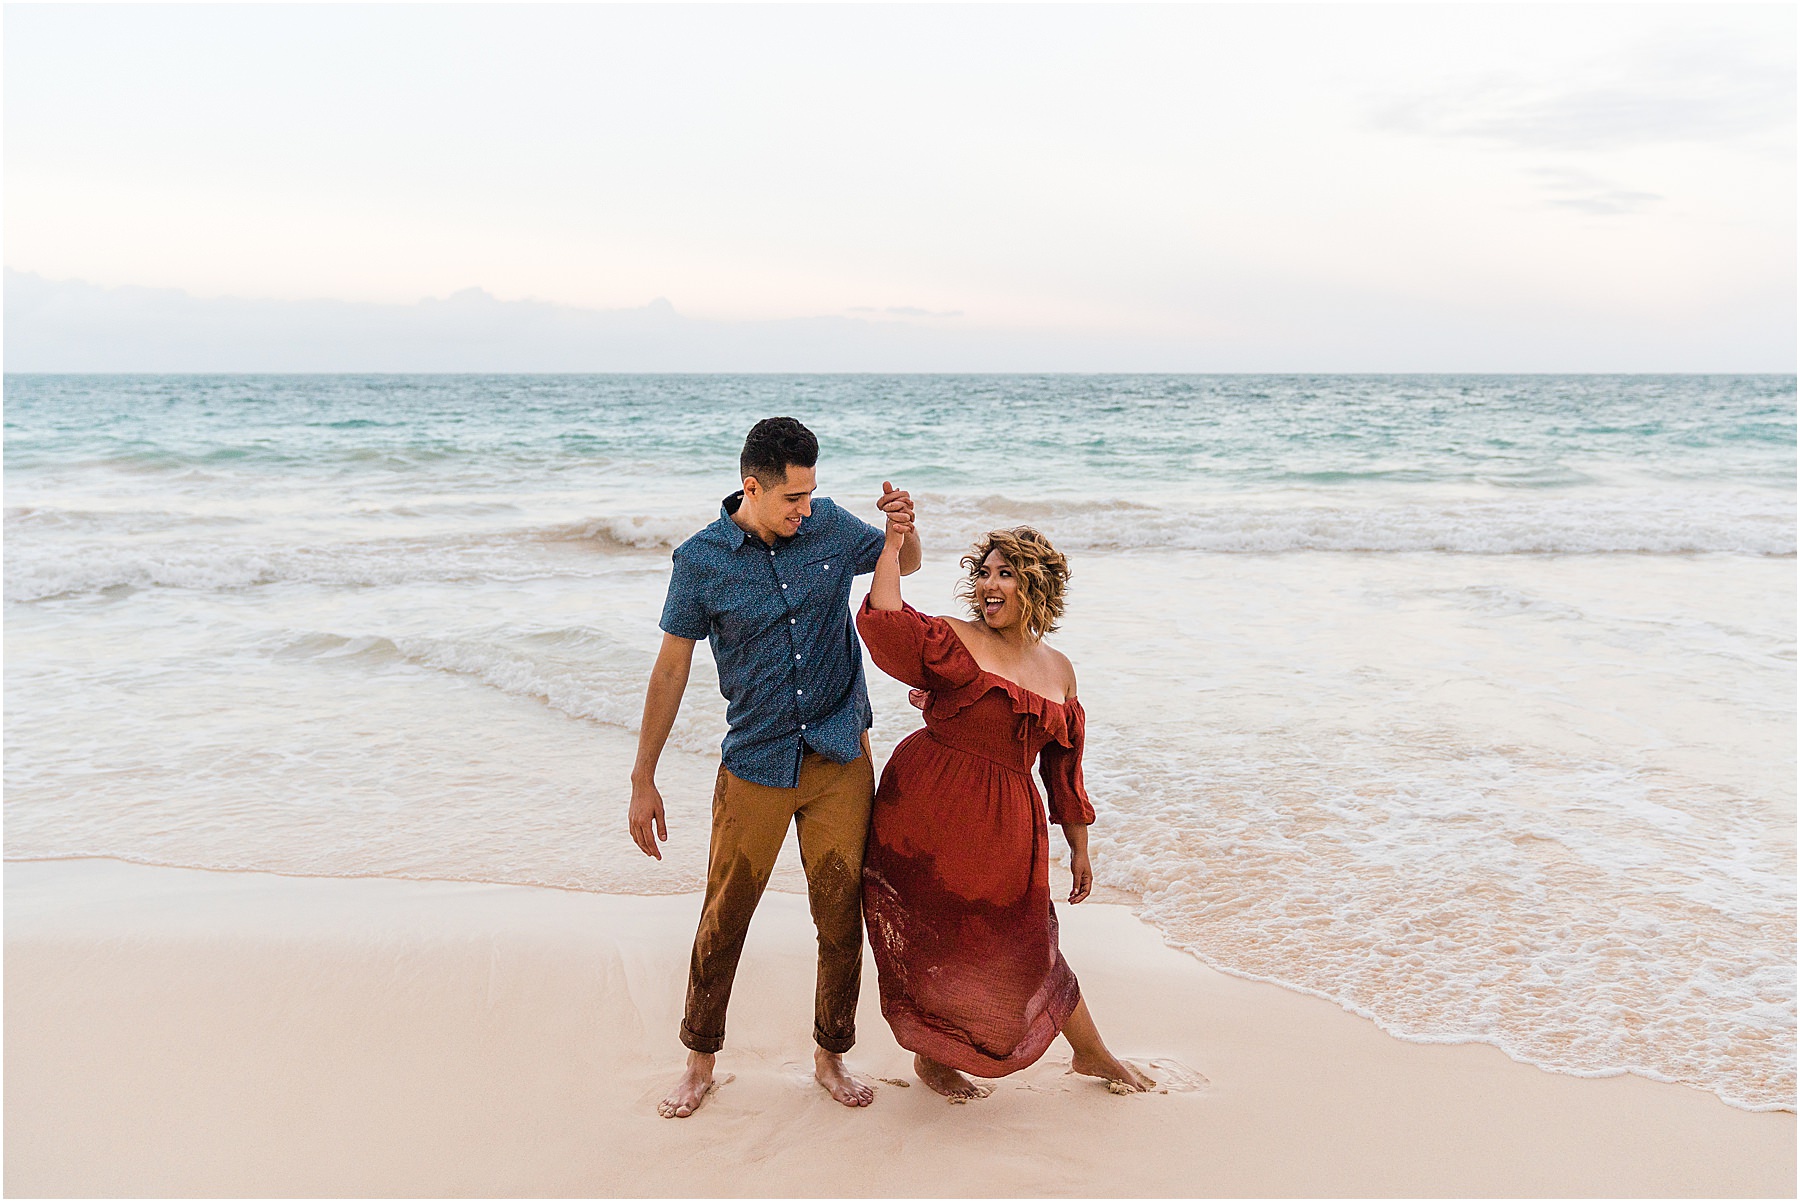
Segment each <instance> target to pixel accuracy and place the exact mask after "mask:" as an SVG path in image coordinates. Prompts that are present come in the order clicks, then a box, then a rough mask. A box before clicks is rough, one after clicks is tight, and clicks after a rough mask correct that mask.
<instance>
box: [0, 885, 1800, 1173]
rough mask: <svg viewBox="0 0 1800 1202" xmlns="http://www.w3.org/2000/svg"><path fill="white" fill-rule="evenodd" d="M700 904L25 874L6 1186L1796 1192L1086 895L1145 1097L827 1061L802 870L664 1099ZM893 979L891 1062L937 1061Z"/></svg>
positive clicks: (1763, 1167) (876, 1030)
mask: <svg viewBox="0 0 1800 1202" xmlns="http://www.w3.org/2000/svg"><path fill="white" fill-rule="evenodd" d="M697 912H698V898H697V897H695V896H691V895H681V896H665V897H637V896H618V895H603V894H592V893H579V892H570V891H560V890H551V889H535V888H524V887H518V886H505V885H478V884H464V883H450V882H445V883H434V882H418V881H396V880H385V879H362V880H354V879H350V880H347V879H320V878H301V877H285V876H275V875H268V874H257V873H215V872H200V871H193V870H186V869H171V868H156V867H146V866H141V865H133V864H126V863H121V862H118V861H111V860H98V859H95V860H68V861H57V862H39V863H23V862H15V863H9V864H8V865H7V866H6V919H7V921H6V1019H7V1022H6V1108H7V1118H8V1121H7V1124H6V1148H5V1151H6V1181H5V1186H6V1192H7V1194H9V1195H42V1196H100V1195H140V1196H170V1195H212V1196H218V1195H323V1196H343V1195H375V1196H383V1195H398V1196H421V1195H448V1196H475V1195H526V1196H531V1195H541V1196H579V1195H596V1196H620V1195H644V1196H676V1195H683V1196H702V1197H706V1196H731V1195H749V1196H766V1195H799V1196H824V1195H844V1196H875V1195H910V1196H929V1195H955V1196H969V1195H977V1196H979V1195H1001V1196H1005V1195H1019V1196H1032V1195H1057V1196H1078V1195H1088V1196H1093V1195H1100V1196H1132V1195H1139V1196H1142V1195H1199V1196H1284V1195H1337V1196H1425V1195H1449V1196H1472V1197H1473V1196H1494V1195H1523V1196H1556V1195H1565V1196H1634V1195H1647V1196H1770V1197H1779V1196H1792V1195H1793V1193H1794V1189H1795V1172H1794V1153H1795V1143H1794V1116H1793V1115H1792V1114H1791V1113H1762V1114H1753V1113H1746V1112H1743V1111H1738V1110H1734V1109H1732V1108H1730V1107H1728V1106H1726V1105H1724V1104H1723V1103H1721V1102H1720V1101H1719V1100H1718V1099H1717V1098H1715V1097H1713V1096H1712V1095H1710V1094H1707V1093H1704V1092H1701V1091H1699V1090H1694V1089H1688V1088H1684V1087H1681V1086H1673V1085H1665V1084H1658V1083H1655V1082H1651V1081H1646V1080H1642V1079H1638V1078H1634V1077H1613V1078H1606V1079H1598V1080H1583V1079H1578V1078H1574V1077H1568V1076H1560V1075H1556V1074H1552V1073H1547V1072H1543V1071H1540V1070H1538V1069H1536V1068H1532V1067H1530V1066H1527V1065H1523V1064H1517V1063H1514V1062H1512V1061H1510V1060H1508V1059H1507V1058H1506V1057H1505V1056H1504V1055H1502V1054H1501V1053H1500V1052H1498V1051H1497V1050H1495V1049H1493V1048H1491V1047H1486V1046H1480V1045H1460V1046H1430V1045H1420V1044H1410V1043H1404V1042H1401V1041H1399V1040H1396V1039H1392V1038H1390V1037H1389V1036H1387V1035H1385V1034H1383V1033H1382V1032H1381V1031H1380V1030H1379V1029H1377V1028H1376V1027H1375V1026H1374V1024H1372V1023H1370V1022H1368V1021H1365V1020H1363V1019H1360V1018H1357V1017H1355V1016H1352V1015H1350V1014H1348V1013H1346V1012H1344V1011H1343V1010H1341V1009H1339V1008H1338V1007H1336V1006H1334V1005H1332V1004H1331V1003H1329V1002H1325V1001H1321V1000H1318V999H1315V998H1310V997H1306V996H1303V995H1300V994H1296V993H1293V992H1290V991H1287V990H1284V989H1281V988H1279V987H1277V986H1273V985H1265V984H1257V983H1252V982H1248V981H1243V980H1239V979H1236V978H1233V977H1229V976H1225V975H1222V974H1220V973H1217V972H1214V971H1212V970H1210V969H1208V968H1206V967H1205V966H1203V965H1201V964H1200V963H1199V962H1197V961H1195V960H1194V959H1192V958H1191V957H1189V956H1187V955H1184V954H1182V953H1180V952H1177V951H1174V950H1172V949H1170V948H1168V947H1166V946H1165V945H1164V944H1163V943H1162V941H1161V940H1160V938H1159V937H1158V935H1157V933H1156V931H1155V930H1153V929H1152V928H1151V927H1149V926H1146V925H1144V924H1143V923H1141V922H1139V921H1138V920H1137V919H1135V918H1134V917H1133V916H1132V913H1131V911H1130V910H1129V909H1127V908H1126V907H1124V906H1121V905H1116V904H1112V905H1109V904H1095V903H1090V904H1086V905H1083V906H1080V907H1064V908H1063V916H1064V917H1063V941H1064V949H1065V951H1066V953H1067V955H1068V957H1069V960H1070V962H1071V964H1072V965H1073V966H1074V967H1075V969H1076V971H1077V973H1078V974H1079V975H1080V977H1081V980H1082V984H1083V990H1084V993H1085V995H1086V996H1087V997H1088V999H1089V1002H1090V1005H1091V1006H1092V1007H1093V1009H1094V1012H1095V1014H1096V1017H1097V1018H1098V1020H1099V1022H1100V1024H1101V1027H1102V1029H1103V1030H1104V1031H1105V1032H1106V1033H1107V1035H1108V1038H1109V1040H1110V1042H1111V1043H1112V1045H1113V1046H1114V1048H1115V1049H1116V1050H1117V1051H1119V1052H1121V1053H1122V1054H1124V1055H1125V1056H1127V1057H1128V1058H1131V1059H1133V1060H1135V1061H1137V1062H1139V1063H1141V1064H1142V1063H1148V1065H1149V1067H1150V1068H1151V1071H1152V1072H1154V1073H1157V1075H1159V1076H1160V1077H1161V1078H1162V1079H1163V1080H1164V1081H1166V1082H1168V1083H1169V1084H1170V1085H1172V1086H1173V1088H1171V1089H1170V1090H1169V1092H1167V1093H1157V1094H1151V1095H1147V1096H1138V1097H1117V1096H1113V1095H1111V1094H1109V1093H1107V1092H1106V1090H1105V1088H1104V1087H1103V1086H1102V1085H1100V1084H1099V1083H1098V1082H1094V1081H1090V1080H1087V1079H1082V1078H1076V1077H1073V1076H1069V1075H1067V1074H1066V1071H1065V1070H1066V1068H1067V1050H1066V1048H1065V1047H1064V1045H1062V1043H1061V1042H1060V1041H1059V1042H1058V1043H1057V1044H1056V1045H1054V1046H1053V1047H1052V1050H1051V1052H1050V1054H1049V1055H1048V1056H1046V1058H1045V1059H1044V1060H1043V1061H1041V1062H1040V1063H1039V1064H1038V1065H1037V1066H1035V1067H1034V1068H1032V1069H1030V1070H1028V1071H1026V1072H1023V1073H1020V1074H1017V1075H1016V1076H1014V1077H1012V1078H1008V1079H1006V1080H1004V1081H1001V1082H999V1083H998V1088H997V1089H996V1090H995V1092H994V1094H993V1096H991V1097H990V1098H987V1099H986V1100H984V1101H981V1102H979V1103H975V1104H970V1105H964V1106H953V1105H950V1104H948V1103H946V1102H945V1101H944V1100H943V1099H941V1098H939V1097H937V1096H935V1095H933V1094H931V1093H929V1092H928V1091H926V1090H925V1089H923V1088H922V1087H920V1086H918V1085H917V1084H916V1083H914V1084H912V1085H911V1086H910V1087H907V1086H905V1085H901V1084H891V1083H886V1082H883V1083H881V1085H880V1090H879V1093H878V1096H877V1098H876V1103H875V1105H874V1106H873V1107H871V1108H870V1109H868V1110H867V1111H861V1112H853V1111H849V1110H846V1109H844V1108H843V1107H840V1106H838V1105H836V1104H835V1103H833V1102H832V1101H830V1099H829V1098H828V1097H827V1096H826V1095H825V1094H824V1093H823V1092H822V1091H820V1090H819V1089H818V1088H817V1087H816V1086H815V1085H814V1084H813V1083H812V1082H811V1080H810V1077H809V1075H808V1074H809V1059H810V1057H809V1050H810V1044H809V1042H808V1039H807V1032H808V1022H809V1019H808V1016H809V1014H810V1012H811V1011H810V996H811V990H812V963H813V954H812V930H811V925H810V923H809V921H808V918H807V913H806V905H805V900H804V899H803V898H802V897H799V896H795V895H793V894H788V893H776V892H771V893H770V894H769V895H768V896H767V897H766V898H765V899H764V902H763V905H762V908H761V910H760V911H759V913H758V915H757V920H756V922H755V924H754V925H753V927H752V929H751V935H750V942H749V945H748V947H747V949H746V952H745V959H744V968H743V971H742V972H741V974H740V977H739V983H738V989H737V994H736V996H735V998H734V999H733V1006H732V1014H731V1029H730V1036H729V1043H728V1045H727V1048H726V1050H725V1052H724V1053H723V1054H722V1055H721V1057H720V1060H719V1068H720V1070H721V1073H722V1074H723V1075H725V1076H727V1077H729V1080H728V1081H727V1082H726V1083H725V1084H724V1085H723V1086H722V1087H721V1088H720V1090H719V1091H718V1093H717V1094H716V1095H715V1096H714V1097H713V1098H712V1099H711V1100H709V1102H708V1104H707V1105H706V1106H705V1107H704V1108H703V1109H702V1110H701V1111H700V1112H699V1114H697V1115H696V1116H695V1117H694V1118H692V1119H690V1120H686V1121H672V1120H665V1119H660V1118H658V1117H657V1116H656V1114H655V1109H654V1106H655V1101H656V1099H657V1098H658V1097H659V1096H660V1095H661V1092H662V1090H663V1088H664V1087H665V1086H666V1085H667V1083H668V1081H669V1080H670V1079H671V1078H672V1076H673V1075H674V1073H675V1072H676V1071H677V1069H678V1067H679V1065H680V1063H681V1055H682V1049H681V1048H680V1046H679V1044H678V1043H677V1041H676V1039H675V1028H676V1024H677V1021H678V1016H679V1009H680V1004H681V998H682V990H683V986H684V981H685V971H686V960H687V953H688V943H689V940H690V938H691V933H692V927H693V923H694V919H695V917H696V915H697ZM869 973H870V976H869V978H868V980H867V981H866V983H865V987H864V992H863V1003H862V1011H861V1014H860V1016H859V1043H858V1046H857V1048H856V1050H855V1052H854V1053H853V1054H852V1055H851V1057H850V1060H851V1062H852V1063H853V1065H854V1066H855V1067H856V1068H857V1069H858V1070H859V1071H861V1072H863V1073H865V1074H866V1075H869V1076H871V1077H875V1078H886V1079H889V1081H892V1082H906V1081H909V1080H910V1078H911V1074H910V1072H909V1071H908V1065H909V1057H908V1055H907V1054H906V1053H905V1052H904V1051H902V1050H901V1049H900V1048H899V1047H898V1046H897V1045H896V1044H895V1043H894V1042H893V1039H892V1036H891V1035H890V1034H889V1032H888V1030H887V1027H886V1025H885V1024H884V1023H883V1022H882V1021H881V1017H880V1014H879V1010H878V1008H877V1002H876V991H875V988H874V980H873V975H872V974H873V970H872V968H871V969H870V970H869Z"/></svg>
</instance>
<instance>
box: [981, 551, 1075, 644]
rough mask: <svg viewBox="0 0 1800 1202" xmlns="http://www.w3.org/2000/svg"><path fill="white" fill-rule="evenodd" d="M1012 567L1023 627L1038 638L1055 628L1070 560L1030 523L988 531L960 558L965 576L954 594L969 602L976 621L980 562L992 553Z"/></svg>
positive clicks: (1060, 615) (1066, 583)
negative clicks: (1023, 616)
mask: <svg viewBox="0 0 1800 1202" xmlns="http://www.w3.org/2000/svg"><path fill="white" fill-rule="evenodd" d="M995 551H998V552H1000V556H1001V558H1003V559H1005V560H1006V562H1007V565H1008V566H1009V567H1011V568H1012V570H1013V578H1014V579H1015V580H1017V581H1018V582H1019V603H1020V605H1022V606H1023V607H1024V610H1025V629H1026V630H1027V631H1029V632H1030V633H1031V636H1032V637H1033V638H1038V639H1041V638H1043V637H1044V636H1045V635H1047V634H1050V633H1052V632H1054V631H1055V630H1056V624H1057V621H1058V620H1059V619H1061V617H1062V615H1063V595H1064V593H1066V592H1067V591H1068V584H1069V561H1068V560H1067V559H1066V558H1064V556H1063V553H1062V552H1061V551H1058V550H1057V549H1056V548H1055V547H1053V546H1051V545H1050V540H1049V539H1047V538H1045V537H1044V536H1043V535H1041V534H1039V533H1038V532H1037V531H1036V530H1033V529H1032V528H1031V527H1030V526H1014V527H1013V528H1012V529H1011V530H990V531H988V532H987V533H986V534H984V535H982V536H981V539H980V541H979V542H977V543H976V544H975V546H974V549H973V550H971V551H970V552H969V553H968V554H967V555H965V556H963V557H962V566H963V567H964V568H965V569H967V573H968V574H967V575H965V576H964V577H963V579H962V583H961V584H959V585H957V586H956V595H957V596H958V597H959V598H961V599H962V600H963V601H966V602H967V603H968V606H969V608H970V610H972V611H973V612H974V614H975V618H976V620H977V621H980V620H981V606H980V605H979V604H978V603H977V602H976V600H975V581H976V578H977V577H978V576H979V575H980V573H981V565H982V564H983V563H985V562H986V561H987V557H988V556H989V555H990V554H992V553H993V552H995Z"/></svg>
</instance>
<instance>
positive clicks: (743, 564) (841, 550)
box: [661, 492, 886, 789]
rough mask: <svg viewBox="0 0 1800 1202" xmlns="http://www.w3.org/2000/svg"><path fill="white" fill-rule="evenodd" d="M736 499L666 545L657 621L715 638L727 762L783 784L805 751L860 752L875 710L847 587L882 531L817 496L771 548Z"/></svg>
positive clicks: (691, 635)
mask: <svg viewBox="0 0 1800 1202" xmlns="http://www.w3.org/2000/svg"><path fill="white" fill-rule="evenodd" d="M743 496H744V494H743V493H741V492H738V493H733V494H732V495H731V496H729V497H726V498H725V501H724V504H723V505H722V506H721V507H720V509H719V520H718V521H716V522H714V523H712V524H711V525H710V526H708V527H706V528H705V529H704V530H702V531H700V532H699V533H698V534H696V535H694V536H693V537H692V538H690V539H688V540H687V541H686V542H684V543H682V544H681V545H680V546H679V547H677V548H675V556H674V559H675V568H674V572H673V574H672V575H671V576H670V577H669V594H668V598H667V600H665V601H664V602H663V612H662V623H661V625H662V628H663V629H664V630H666V631H668V632H669V633H670V634H672V635H676V636H677V637H680V638H684V639H702V638H704V639H706V640H707V641H708V642H709V643H710V644H711V646H712V653H713V662H714V663H715V664H716V665H717V666H718V669H719V692H721V693H723V694H724V695H725V700H726V702H727V705H726V709H725V722H726V725H727V727H728V728H729V729H728V730H727V732H726V735H725V743H724V746H723V747H722V748H721V754H722V756H723V759H724V761H725V767H726V769H727V770H729V771H730V772H731V773H732V774H733V775H734V776H737V777H738V778H740V779H742V780H747V781H751V782H752V783H755V784H759V785H770V786H773V787H775V788H780V789H791V788H793V787H794V786H796V785H797V784H799V783H800V758H801V757H802V756H803V755H805V754H806V752H807V750H808V749H811V750H813V751H817V752H818V753H819V754H821V755H823V756H825V757H826V758H827V759H830V760H832V761H833V762H835V763H839V764H848V763H849V762H850V761H852V760H854V759H855V758H856V757H857V756H859V755H861V754H862V734H863V732H864V731H865V730H867V729H869V726H870V723H871V722H872V720H873V715H872V713H871V711H870V709H869V690H868V685H867V683H866V682H865V681H864V679H863V662H862V644H861V643H859V642H858V641H857V638H856V625H855V623H854V622H852V621H851V620H850V586H851V581H852V578H853V577H855V576H858V575H860V574H862V573H865V572H872V571H874V570H875V563H876V561H877V560H878V559H880V558H881V548H882V545H883V544H884V542H885V541H886V537H885V535H884V534H883V533H882V532H881V531H880V530H877V529H876V528H875V527H873V526H871V525H869V524H868V523H867V522H865V521H863V520H862V519H861V518H859V517H857V516H856V515H854V514H851V513H847V512H845V511H844V510H842V509H840V508H838V507H837V505H835V504H833V503H832V501H831V500H830V499H829V498H826V497H814V498H813V503H812V513H811V514H810V515H809V516H808V517H807V518H806V520H805V521H803V522H801V523H800V529H799V531H798V532H797V533H795V534H794V535H793V536H792V537H791V538H778V539H776V541H775V543H774V545H772V546H771V545H770V544H768V543H765V542H763V541H762V540H761V539H760V538H758V537H756V536H755V535H753V534H751V533H749V532H748V531H746V530H745V529H744V528H743V527H741V526H739V525H738V524H737V523H736V522H734V521H733V520H732V519H731V515H732V514H733V513H735V512H737V508H738V505H739V504H740V503H741V502H742V501H743Z"/></svg>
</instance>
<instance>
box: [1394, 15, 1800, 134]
mask: <svg viewBox="0 0 1800 1202" xmlns="http://www.w3.org/2000/svg"><path fill="white" fill-rule="evenodd" d="M1569 79H1579V80H1583V81H1596V80H1597V81H1598V82H1582V83H1575V84H1571V83H1569V82H1566V81H1567V80H1569ZM1372 120H1373V123H1374V124H1375V125H1376V126H1377V127H1379V128H1384V129H1389V130H1394V131H1397V132H1402V133H1411V134H1419V135H1425V136H1431V137H1440V138H1459V139H1471V140H1474V141H1479V142H1486V143H1489V144H1491V145H1494V146H1500V147H1508V148H1514V149H1524V150H1558V151H1605V150H1623V149H1630V148H1633V147H1639V146H1648V145H1660V144H1668V143H1678V142H1704V143H1713V144H1716V143H1720V142H1744V141H1755V140H1762V139H1766V138H1769V137H1770V136H1771V135H1782V134H1785V133H1786V131H1789V130H1791V129H1792V128H1793V121H1794V70H1793V66H1792V63H1791V62H1789V61H1785V60H1784V61H1780V62H1776V61H1772V60H1770V59H1769V58H1768V57H1766V56H1765V55H1764V54H1762V53H1761V52H1760V50H1759V49H1757V48H1754V47H1752V46H1750V45H1747V44H1745V43H1744V42H1742V41H1737V40H1728V39H1725V38H1723V37H1712V38H1701V39H1697V40H1695V41H1692V42H1687V43H1683V44H1679V45H1664V46H1660V47H1653V48H1648V49H1643V50H1639V51H1638V52H1636V53H1633V54H1630V55H1628V56H1626V57H1624V58H1623V59H1620V60H1617V61H1615V62H1613V63H1611V64H1606V63H1602V64H1594V65H1590V66H1587V67H1583V68H1581V69H1578V70H1565V71H1563V72H1560V73H1559V76H1558V77H1557V78H1555V79H1535V80H1534V79H1527V78H1520V77H1512V78H1505V77H1489V78H1487V79H1484V80H1481V81H1478V82H1475V83H1472V84H1465V85H1461V86H1458V87H1455V88H1448V89H1441V90H1439V91H1437V92H1434V93H1429V94H1421V95H1414V96H1410V97H1400V98H1393V99H1390V100H1387V101H1385V102H1382V103H1379V104H1377V105H1376V106H1375V109H1374V111H1373V113H1372Z"/></svg>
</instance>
